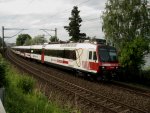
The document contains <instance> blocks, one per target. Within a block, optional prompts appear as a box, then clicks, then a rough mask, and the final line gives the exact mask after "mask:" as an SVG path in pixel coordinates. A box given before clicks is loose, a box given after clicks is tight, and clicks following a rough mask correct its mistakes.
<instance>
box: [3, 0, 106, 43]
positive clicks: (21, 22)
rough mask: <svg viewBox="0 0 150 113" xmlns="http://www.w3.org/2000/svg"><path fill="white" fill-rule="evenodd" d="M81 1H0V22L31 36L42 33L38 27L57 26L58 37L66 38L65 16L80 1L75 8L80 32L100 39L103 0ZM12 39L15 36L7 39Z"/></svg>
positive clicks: (53, 27)
mask: <svg viewBox="0 0 150 113" xmlns="http://www.w3.org/2000/svg"><path fill="white" fill-rule="evenodd" d="M84 1H87V0H0V14H1V16H0V25H1V26H5V27H7V28H27V29H29V30H27V31H24V32H23V33H28V34H30V35H32V36H36V35H39V34H43V33H44V32H42V31H39V29H41V28H50V29H55V28H58V37H59V38H60V39H61V40H68V39H69V36H68V33H67V31H66V30H65V29H64V28H63V27H64V26H66V25H68V24H69V23H68V22H69V21H68V18H69V17H70V16H71V10H72V8H73V6H74V5H77V4H81V3H82V4H81V5H79V7H78V8H79V10H80V11H81V13H80V16H81V18H82V19H83V22H82V26H81V32H85V33H86V34H87V35H88V36H96V37H97V38H102V37H103V33H102V31H101V21H100V19H99V18H100V15H101V14H102V13H101V12H102V11H103V10H104V7H105V2H106V0H101V1H98V0H89V1H88V2H85V3H84ZM94 18H97V19H95V20H94ZM92 19H93V20H92ZM15 32H17V31H11V32H10V31H7V35H13V33H15ZM0 33H1V32H0ZM50 33H51V34H52V35H53V34H54V32H50ZM0 35H1V34H0ZM14 40H15V38H13V39H11V40H9V41H14Z"/></svg>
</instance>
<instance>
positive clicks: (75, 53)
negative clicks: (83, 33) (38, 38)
mask: <svg viewBox="0 0 150 113" xmlns="http://www.w3.org/2000/svg"><path fill="white" fill-rule="evenodd" d="M11 49H12V51H13V52H14V53H16V54H18V55H21V56H23V57H27V58H31V59H35V60H39V61H41V62H42V63H50V64H55V65H58V66H62V67H65V68H66V69H72V70H74V71H76V72H79V73H80V74H82V75H84V76H91V77H92V78H96V79H105V78H110V77H112V76H114V75H116V73H117V72H118V70H119V63H118V58H117V51H116V49H115V48H114V47H112V46H107V45H103V44H93V43H89V42H88V43H65V44H45V45H31V46H14V47H12V48H11Z"/></svg>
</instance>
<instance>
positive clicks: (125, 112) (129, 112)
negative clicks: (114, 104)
mask: <svg viewBox="0 0 150 113" xmlns="http://www.w3.org/2000/svg"><path fill="white" fill-rule="evenodd" d="M119 113H131V111H130V109H126V110H124V111H121V112H119Z"/></svg>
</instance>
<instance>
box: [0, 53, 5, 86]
mask: <svg viewBox="0 0 150 113" xmlns="http://www.w3.org/2000/svg"><path fill="white" fill-rule="evenodd" d="M5 69H6V64H5V63H4V62H3V59H2V57H1V56H0V87H3V86H5V85H6V73H5Z"/></svg>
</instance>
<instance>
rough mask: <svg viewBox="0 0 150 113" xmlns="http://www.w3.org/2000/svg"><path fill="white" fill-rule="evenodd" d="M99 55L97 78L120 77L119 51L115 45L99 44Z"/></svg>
mask: <svg viewBox="0 0 150 113" xmlns="http://www.w3.org/2000/svg"><path fill="white" fill-rule="evenodd" d="M97 57H98V62H99V67H98V70H97V76H98V77H97V78H98V79H99V80H100V79H104V80H110V79H112V78H116V77H118V73H119V71H120V69H119V62H118V56H117V51H116V49H115V48H114V47H111V46H106V45H103V46H100V45H99V46H97Z"/></svg>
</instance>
